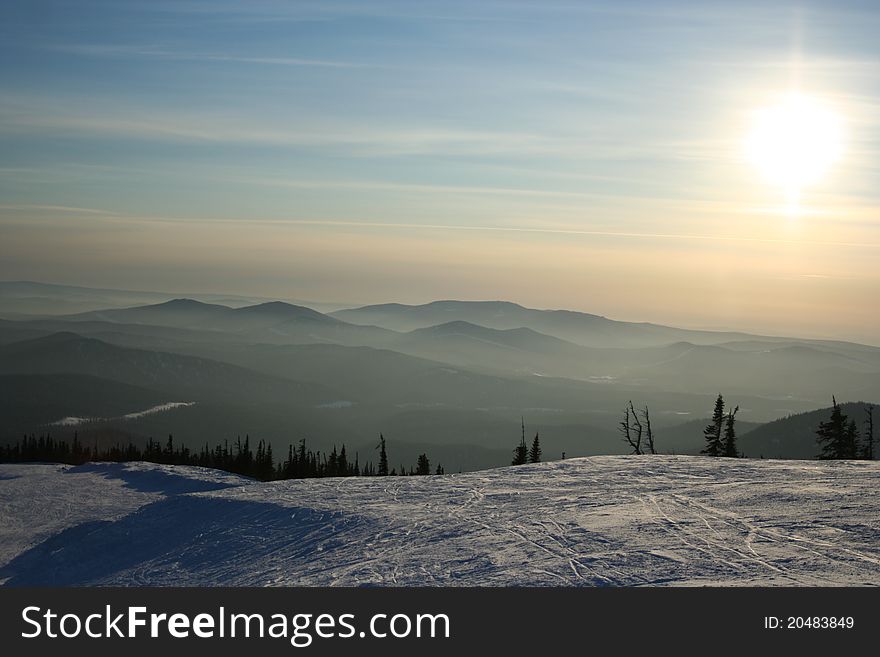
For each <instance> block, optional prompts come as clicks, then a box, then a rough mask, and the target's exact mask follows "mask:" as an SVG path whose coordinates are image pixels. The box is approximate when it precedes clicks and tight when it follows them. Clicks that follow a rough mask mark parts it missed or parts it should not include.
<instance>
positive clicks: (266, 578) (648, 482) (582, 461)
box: [0, 456, 880, 586]
mask: <svg viewBox="0 0 880 657" xmlns="http://www.w3.org/2000/svg"><path fill="white" fill-rule="evenodd" d="M878 490H880V464H878V463H867V462H845V461H839V462H816V461H771V460H745V459H709V458H702V457H688V456H642V457H634V456H630V457H626V456H604V457H591V458H579V459H569V460H566V461H557V462H553V463H544V464H539V465H527V466H520V467H516V468H513V467H508V468H499V469H496V470H488V471H484V472H474V473H467V474H457V475H445V476H431V477H381V478H380V477H373V478H346V479H314V480H305V481H302V480H299V481H297V480H293V481H284V482H273V483H259V482H255V481H252V480H249V479H244V478H241V477H236V476H234V475H229V474H226V473H222V472H217V471H213V470H206V469H202V468H190V467H175V466H160V465H152V464H141V463H138V464H124V465H120V464H88V465H85V466H79V467H68V466H57V465H2V466H0V500H2V505H0V582H4V583H5V584H6V585H98V584H100V585H212V586H213V585H257V586H260V585H345V586H358V585H405V586H415V585H456V586H484V585H502V586H508V585H550V586H560V585H562V586H594V585H595V586H606V585H611V586H643V585H709V584H718V585H804V586H813V585H878V584H880V500H878Z"/></svg>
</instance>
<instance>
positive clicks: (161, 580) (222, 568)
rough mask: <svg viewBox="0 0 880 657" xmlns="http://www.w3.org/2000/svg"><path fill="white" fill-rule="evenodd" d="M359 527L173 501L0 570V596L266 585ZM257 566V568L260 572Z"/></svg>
mask: <svg viewBox="0 0 880 657" xmlns="http://www.w3.org/2000/svg"><path fill="white" fill-rule="evenodd" d="M364 522H368V521H367V520H365V519H363V518H361V517H352V516H343V515H342V514H340V513H335V512H321V511H316V510H314V509H308V508H298V507H281V506H278V505H276V504H269V503H265V502H250V501H240V500H230V499H224V498H215V497H201V496H184V497H172V498H168V499H164V500H160V501H158V502H154V503H153V504H148V505H147V506H144V507H142V508H141V509H139V510H138V511H136V512H135V513H132V514H130V515H128V516H125V517H123V518H121V519H119V520H116V521H94V522H87V523H83V524H81V525H78V526H76V527H71V528H69V529H66V530H64V531H62V532H60V533H59V534H56V535H55V536H52V537H51V538H49V539H47V540H45V541H44V542H43V543H41V544H40V545H37V546H35V547H34V548H32V549H30V550H28V551H27V552H24V553H22V554H20V555H19V556H18V557H16V558H15V559H13V560H12V561H11V562H9V563H8V564H7V565H5V566H3V567H0V581H3V580H6V581H5V583H4V585H5V586H92V585H99V584H102V583H108V582H109V583H112V584H114V585H123V586H175V585H196V586H198V585H201V586H206V585H207V586H210V585H217V586H220V585H224V584H229V585H238V586H241V585H251V586H260V585H267V584H272V583H273V581H270V579H269V574H268V572H269V571H270V570H272V571H274V572H276V573H278V572H280V573H281V574H282V575H283V574H287V575H288V576H290V575H295V574H296V572H297V567H298V562H299V563H302V561H303V560H308V558H310V557H311V556H313V555H314V553H316V552H320V553H321V555H322V556H323V557H326V558H329V559H331V560H332V554H333V551H334V550H335V549H337V548H340V547H342V546H343V545H344V542H343V541H344V538H343V537H344V535H345V534H346V531H347V529H349V528H352V527H356V526H362V525H363V523H364ZM258 564H259V565H258Z"/></svg>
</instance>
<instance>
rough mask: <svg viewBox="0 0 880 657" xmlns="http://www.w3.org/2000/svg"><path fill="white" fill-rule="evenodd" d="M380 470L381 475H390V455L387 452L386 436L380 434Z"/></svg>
mask: <svg viewBox="0 0 880 657" xmlns="http://www.w3.org/2000/svg"><path fill="white" fill-rule="evenodd" d="M378 447H379V471H378V475H379V476H380V477H387V476H388V455H387V454H386V453H385V436H383V435H382V434H381V433H380V434H379V445H378Z"/></svg>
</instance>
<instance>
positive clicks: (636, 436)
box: [618, 400, 643, 454]
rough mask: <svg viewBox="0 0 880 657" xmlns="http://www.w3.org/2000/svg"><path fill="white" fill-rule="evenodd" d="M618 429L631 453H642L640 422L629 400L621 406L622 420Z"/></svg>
mask: <svg viewBox="0 0 880 657" xmlns="http://www.w3.org/2000/svg"><path fill="white" fill-rule="evenodd" d="M618 430H619V431H620V433H621V434H622V435H623V439H624V441H626V442H627V443H628V444H629V446H630V447H632V450H633V451H632V453H633V454H643V452H642V430H643V427H642V423H641V422H639V418H638V414H637V413H636V411H635V408H633V403H632V401H631V400H630V401H629V402H628V404H627V405H626V406H624V407H623V420H622V421H621V422H620V425H619V427H618Z"/></svg>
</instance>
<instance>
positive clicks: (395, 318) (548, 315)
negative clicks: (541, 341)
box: [331, 300, 775, 347]
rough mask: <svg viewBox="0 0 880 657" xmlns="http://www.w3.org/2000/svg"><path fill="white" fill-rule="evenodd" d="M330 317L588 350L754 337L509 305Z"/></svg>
mask: <svg viewBox="0 0 880 657" xmlns="http://www.w3.org/2000/svg"><path fill="white" fill-rule="evenodd" d="M331 315H332V316H333V317H336V318H338V319H342V320H344V321H346V322H351V323H355V324H371V325H375V326H381V327H383V328H387V329H391V330H395V331H413V330H416V329H421V328H427V327H429V326H434V325H437V324H445V323H448V322H452V321H465V322H470V323H472V324H477V325H480V326H485V327H487V328H494V329H500V330H504V329H514V328H529V329H532V330H534V331H537V332H539V333H544V334H546V335H550V336H553V337H557V338H560V339H562V340H566V341H568V342H573V343H575V344H578V345H581V346H588V347H646V346H659V345H664V344H669V343H671V342H677V341H688V342H693V343H695V344H716V343H718V342H725V341H733V340H750V339H754V338H756V337H760V336H754V335H750V334H747V333H740V332H725V331H698V330H692V329H679V328H674V327H669V326H662V325H660V324H652V323H649V322H623V321H618V320H613V319H608V318H606V317H603V316H601V315H593V314H589V313H584V312H578V311H573V310H536V309H533V308H526V307H524V306H521V305H519V304H516V303H512V302H509V301H453V300H446V301H433V302H431V303H426V304H422V305H404V304H399V303H391V304H381V305H374V306H363V307H360V308H351V309H346V310H338V311H336V312H333V313H331ZM761 339H764V340H774V339H775V338H767V337H762V338H761Z"/></svg>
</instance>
